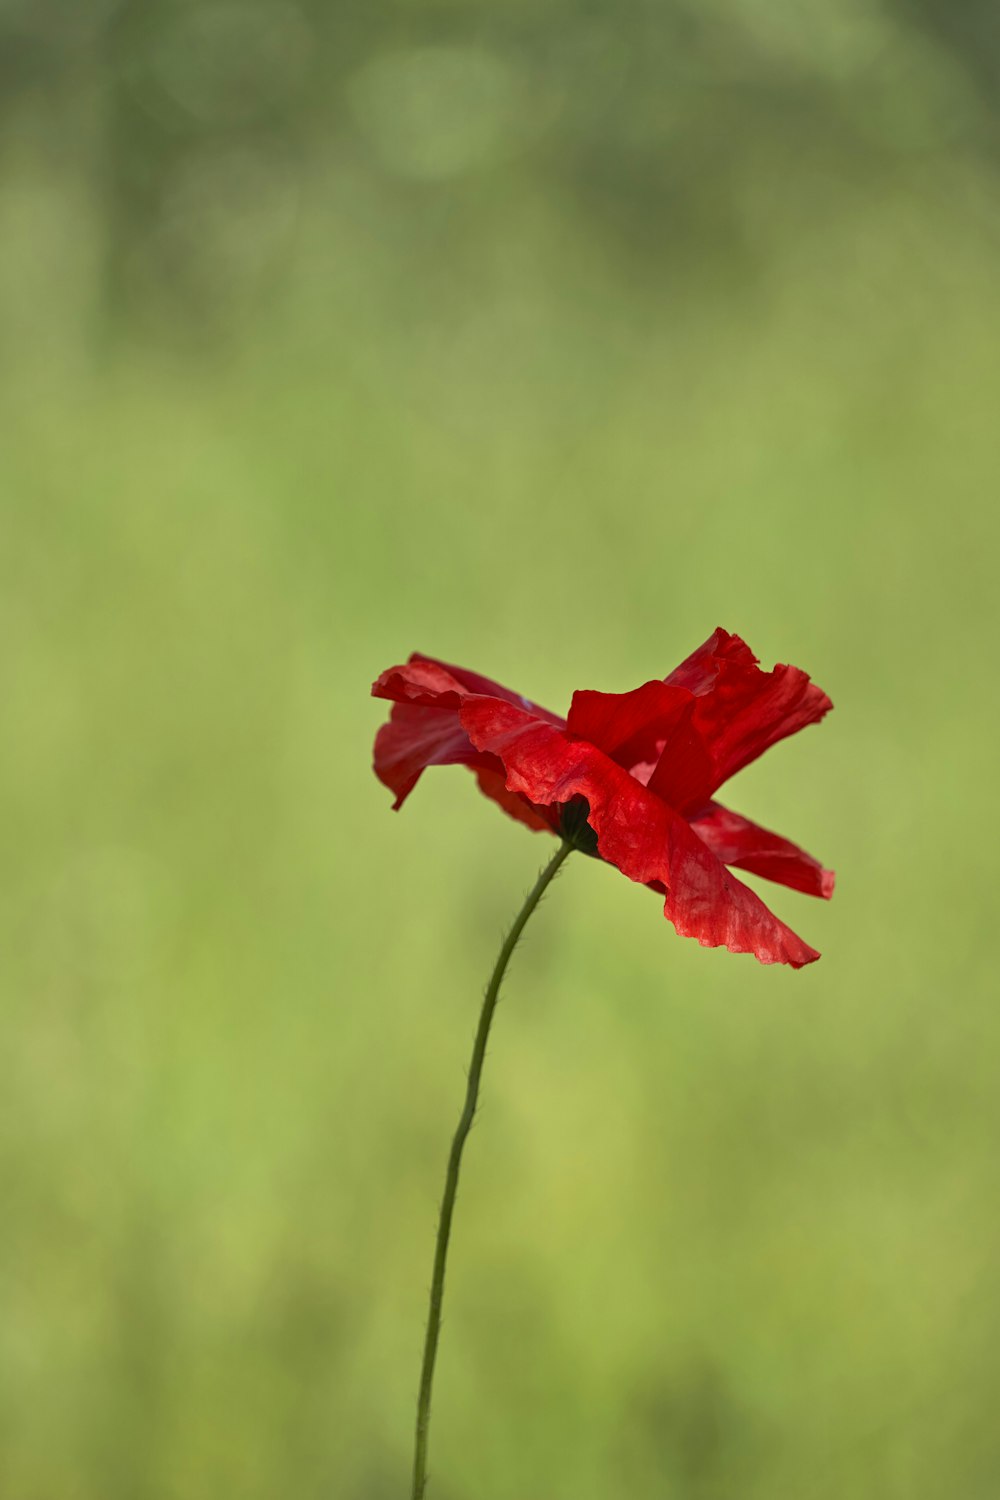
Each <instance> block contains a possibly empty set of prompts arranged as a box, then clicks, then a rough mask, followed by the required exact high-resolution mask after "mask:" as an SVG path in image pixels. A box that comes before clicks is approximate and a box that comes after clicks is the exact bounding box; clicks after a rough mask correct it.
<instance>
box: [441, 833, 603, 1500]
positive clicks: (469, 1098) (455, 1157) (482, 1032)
mask: <svg viewBox="0 0 1000 1500" xmlns="http://www.w3.org/2000/svg"><path fill="white" fill-rule="evenodd" d="M572 852H573V845H572V844H571V843H562V844H560V845H559V848H558V849H557V850H556V852H555V854H553V856H552V858H551V859H550V860H549V862H548V864H547V865H546V866H545V868H544V870H542V872H541V874H540V875H539V877H538V879H537V880H536V881H535V884H534V885H533V886H532V888H531V890H530V891H529V893H528V896H527V899H526V900H525V903H524V905H523V906H522V907H521V910H520V911H519V912H518V914H517V916H516V918H515V919H514V925H513V927H512V928H511V929H510V931H509V932H508V934H507V936H506V937H505V938H504V941H503V946H502V947H501V949H500V955H499V957H498V958H497V961H496V966H495V968H494V970H493V974H492V976H491V978H490V982H489V984H488V985H487V987H486V994H485V996H484V997H483V1008H482V1010H481V1011H480V1013H479V1025H478V1027H477V1029H476V1040H475V1043H474V1045H473V1048H472V1062H471V1063H470V1064H469V1082H468V1087H467V1088H466V1091H465V1104H464V1105H463V1107H462V1114H461V1118H460V1119H459V1122H458V1129H457V1130H456V1131H455V1138H454V1140H453V1141H452V1143H451V1153H450V1155H449V1157H448V1172H447V1175H446V1176H445V1181H444V1197H443V1198H442V1200H441V1217H440V1219H439V1220H438V1231H437V1244H436V1246H435V1250H434V1274H433V1276H432V1278H431V1310H430V1316H429V1318H428V1320H427V1335H426V1337H425V1339H424V1362H423V1366H422V1368H421V1372H420V1395H419V1396H418V1398H417V1441H416V1451H415V1453H414V1457H413V1491H412V1500H422V1497H423V1494H424V1490H425V1488H426V1485H427V1436H428V1429H429V1427H430V1420H431V1390H432V1387H433V1385H434V1361H435V1359H436V1358H437V1347H438V1338H439V1336H440V1333H441V1303H442V1300H443V1298H444V1273H445V1266H446V1264H447V1260H448V1240H449V1237H450V1235H451V1220H452V1215H453V1213H454V1211H455V1194H456V1192H457V1190H458V1173H459V1168H460V1167H461V1165H462V1151H463V1148H464V1146H465V1142H466V1139H467V1138H468V1134H469V1131H470V1129H471V1128H472V1121H473V1118H474V1117H475V1113H476V1101H477V1100H478V1098H479V1080H480V1078H481V1076H482V1071H483V1060H484V1059H485V1057H486V1043H487V1041H488V1039H489V1034H490V1023H491V1022H492V1020H493V1012H494V1011H495V1010H496V1006H497V1000H498V998H499V996H500V985H501V983H502V982H503V976H504V973H505V972H506V969H507V965H508V963H509V962H510V957H511V954H512V953H513V952H514V949H515V948H516V947H517V944H518V939H519V938H520V936H521V933H522V932H523V931H524V926H525V923H526V922H527V920H528V918H529V917H530V916H531V913H532V912H533V911H534V910H535V907H536V906H537V905H538V903H539V901H540V900H541V899H542V896H543V895H544V894H545V891H546V889H547V887H548V886H549V884H550V883H551V882H552V880H554V878H555V876H556V874H557V873H558V871H559V868H560V866H561V865H562V862H563V860H564V859H565V858H566V856H567V855H568V854H571V853H572Z"/></svg>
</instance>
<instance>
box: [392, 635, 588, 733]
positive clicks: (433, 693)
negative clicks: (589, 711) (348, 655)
mask: <svg viewBox="0 0 1000 1500" xmlns="http://www.w3.org/2000/svg"><path fill="white" fill-rule="evenodd" d="M467 693H480V694H483V695H485V696H487V697H490V698H500V699H501V700H502V701H503V702H505V703H516V704H517V705H518V707H519V708H527V709H530V711H531V712H532V713H533V714H536V715H537V716H538V717H539V718H541V719H545V721H546V722H547V723H549V724H564V723H565V722H566V721H565V719H561V718H560V717H559V715H558V714H553V713H550V712H549V710H548V709H547V708H541V707H540V706H539V705H538V704H537V703H532V701H531V699H530V698H525V697H523V696H522V695H521V694H520V693H515V692H513V691H512V690H511V689H510V688H506V687H504V686H503V684H502V683H499V682H494V681H493V679H492V678H490V677H481V676H480V675H479V673H478V672H469V671H467V670H466V668H465V667H452V666H449V665H448V663H447V662H443V661H436V660H435V659H434V657H432V656H422V655H421V654H420V652H419V651H415V652H414V653H413V655H412V656H411V657H410V658H409V660H408V661H407V662H406V663H405V665H403V666H399V667H389V668H388V670H387V671H385V672H383V673H382V674H381V676H380V677H377V678H376V679H375V681H374V682H373V683H372V697H373V698H392V699H394V700H395V701H396V702H397V703H420V704H423V705H424V707H426V708H457V707H458V706H459V704H460V703H461V701H462V699H463V698H464V697H465V696H466V694H467Z"/></svg>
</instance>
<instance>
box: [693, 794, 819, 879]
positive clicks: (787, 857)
mask: <svg viewBox="0 0 1000 1500" xmlns="http://www.w3.org/2000/svg"><path fill="white" fill-rule="evenodd" d="M688 821H689V823H690V824H691V827H692V828H693V829H694V831H695V833H696V834H697V835H698V837H699V838H700V839H702V840H703V841H704V842H705V843H706V844H707V845H708V847H709V848H710V849H711V851H712V853H713V854H714V855H715V857H716V859H719V860H721V861H722V863H723V864H724V865H735V866H737V867H738V868H739V869H741V870H749V871H750V873H751V874H752V875H762V876H763V877H764V878H765V880H774V881H777V883H778V884H779V885H787V886H790V887H791V889H792V890H793V891H804V892H805V894H806V895H807V896H823V897H824V898H825V899H826V900H827V901H828V900H829V899H830V897H831V896H832V895H833V886H834V873H833V871H832V870H825V869H824V868H823V866H822V865H821V864H820V862H819V860H818V859H813V857H812V855H811V854H807V853H806V852H805V850H804V849H800V848H799V847H798V845H797V844H793V843H791V842H790V841H789V840H788V839H783V838H781V837H780V836H779V835H778V834H776V833H770V832H769V831H768V829H766V828H760V827H759V826H758V825H757V824H756V823H751V822H750V819H749V818H744V817H741V816H740V814H739V813H734V812H731V811H730V810H729V808H728V807H722V806H721V805H720V804H719V803H718V802H710V803H709V804H708V806H707V807H706V808H705V809H704V810H703V811H702V812H699V813H698V814H697V815H696V816H695V817H693V818H689V819H688Z"/></svg>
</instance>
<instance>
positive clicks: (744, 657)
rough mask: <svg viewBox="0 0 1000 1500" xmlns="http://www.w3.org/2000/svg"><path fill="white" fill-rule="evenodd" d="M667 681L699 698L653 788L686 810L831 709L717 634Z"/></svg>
mask: <svg viewBox="0 0 1000 1500" xmlns="http://www.w3.org/2000/svg"><path fill="white" fill-rule="evenodd" d="M667 681H668V682H669V683H673V684H674V685H677V686H689V685H690V690H691V691H692V692H693V693H694V694H695V697H694V699H693V702H692V704H691V706H690V708H689V710H688V711H687V713H686V714H685V715H684V716H683V717H682V718H681V720H680V721H679V722H678V724H677V726H676V728H675V729H674V731H673V733H672V734H671V735H670V737H668V739H667V741H666V743H665V744H664V747H663V750H662V752H661V754H660V759H659V761H658V763H657V766H656V768H655V770H654V771H653V773H652V775H651V776H650V778H649V788H650V790H651V791H654V792H656V793H657V795H658V796H660V797H662V798H663V799H664V801H666V802H669V803H670V805H671V806H672V807H676V808H678V809H679V810H680V811H682V812H690V811H693V810H695V809H697V808H698V807H700V806H701V805H702V804H704V803H705V802H707V801H708V800H709V799H710V798H711V796H712V795H713V793H714V792H715V791H716V790H717V789H718V788H719V787H720V786H721V785H722V783H723V782H724V781H728V780H729V778H730V776H734V775H735V774H736V772H737V771H739V770H742V768H743V767H744V766H746V765H749V763H750V762H751V761H753V760H756V759H757V757H758V756H759V755H762V754H763V752H764V751H765V750H767V749H769V748H770V746H771V745H774V744H776V743H777V742H778V740H782V739H784V738H786V736H788V735H790V734H795V733H796V732H797V731H798V730H800V729H804V728H805V726H806V725H807V724H814V723H816V721H817V720H819V719H821V718H822V717H823V715H824V714H825V713H826V712H827V711H828V710H829V709H830V708H832V707H833V705H832V703H831V702H830V699H829V698H828V697H827V695H826V694H825V693H824V692H822V691H821V689H820V688H818V687H816V685H815V683H813V682H811V681H810V680H809V677H808V675H807V674H806V673H805V672H801V671H800V670H799V668H798V667H790V666H784V665H778V666H776V667H775V668H774V669H773V671H771V672H762V671H761V670H760V668H759V666H758V665H757V658H756V657H755V656H754V655H753V653H752V652H751V651H750V649H749V647H748V646H747V645H746V643H745V642H744V641H742V640H740V638H739V636H734V635H729V634H728V633H727V632H725V631H720V630H717V631H716V632H715V635H714V636H712V638H711V640H709V641H706V643H705V645H704V646H701V647H699V649H698V651H696V652H694V653H693V655H692V656H690V657H689V658H688V660H687V661H686V662H684V663H683V664H682V665H681V666H680V667H678V668H677V671H676V672H675V673H671V675H670V677H669V678H668V679H667Z"/></svg>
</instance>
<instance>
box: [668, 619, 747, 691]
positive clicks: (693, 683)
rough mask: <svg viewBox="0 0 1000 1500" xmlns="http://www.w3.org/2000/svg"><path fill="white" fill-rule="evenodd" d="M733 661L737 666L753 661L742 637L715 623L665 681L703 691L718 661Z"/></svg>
mask: <svg viewBox="0 0 1000 1500" xmlns="http://www.w3.org/2000/svg"><path fill="white" fill-rule="evenodd" d="M725 661H728V662H733V663H734V664H735V665H737V666H745V667H753V666H756V664H757V658H756V656H754V654H753V652H752V651H751V650H750V647H749V646H748V645H747V643H746V641H744V640H742V639H741V637H740V636H738V635H733V634H732V632H731V631H728V630H723V628H722V626H721V625H720V626H718V628H717V629H716V630H715V632H714V634H712V635H710V636H709V638H708V640H707V641H706V642H705V643H704V645H702V646H699V647H698V648H697V650H696V651H692V652H691V655H690V656H689V657H687V658H686V659H685V660H684V661H682V662H681V664H680V666H679V667H675V668H674V670H673V671H672V672H671V673H670V675H669V676H668V677H667V679H666V681H667V682H669V683H672V684H673V685H674V686H676V687H686V688H687V689H688V691H689V692H692V693H707V692H708V691H709V689H710V688H712V687H713V686H714V685H715V679H716V678H717V677H718V675H719V668H720V667H721V665H722V663H723V662H725Z"/></svg>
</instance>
